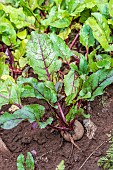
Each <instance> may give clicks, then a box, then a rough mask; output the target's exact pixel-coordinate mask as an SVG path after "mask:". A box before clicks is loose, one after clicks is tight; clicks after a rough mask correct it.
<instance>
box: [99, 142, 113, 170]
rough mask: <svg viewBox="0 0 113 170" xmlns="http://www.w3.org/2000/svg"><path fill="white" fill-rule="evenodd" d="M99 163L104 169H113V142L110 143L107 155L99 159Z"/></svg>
mask: <svg viewBox="0 0 113 170" xmlns="http://www.w3.org/2000/svg"><path fill="white" fill-rule="evenodd" d="M97 165H98V166H99V167H101V168H102V169H103V170H112V169H113V143H112V144H111V145H110V147H109V149H108V150H107V151H106V155H105V156H104V157H101V158H100V159H99V160H98V163H97Z"/></svg>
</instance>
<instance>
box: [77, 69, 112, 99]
mask: <svg viewBox="0 0 113 170" xmlns="http://www.w3.org/2000/svg"><path fill="white" fill-rule="evenodd" d="M112 82H113V70H105V69H102V70H98V71H97V72H95V73H93V74H92V75H91V76H89V77H88V79H87V80H86V81H85V82H84V84H83V87H82V90H81V91H80V96H81V97H82V98H88V99H90V100H93V99H94V98H95V97H96V96H98V95H102V94H103V90H104V88H105V87H106V86H108V85H109V84H111V83H112Z"/></svg>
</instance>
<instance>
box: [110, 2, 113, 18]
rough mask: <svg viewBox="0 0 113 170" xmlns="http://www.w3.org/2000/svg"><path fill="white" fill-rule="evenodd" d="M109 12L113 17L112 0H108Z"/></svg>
mask: <svg viewBox="0 0 113 170" xmlns="http://www.w3.org/2000/svg"><path fill="white" fill-rule="evenodd" d="M109 13H110V15H111V16H112V17H113V0H110V1H109Z"/></svg>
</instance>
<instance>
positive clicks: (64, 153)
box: [0, 85, 113, 170]
mask: <svg viewBox="0 0 113 170" xmlns="http://www.w3.org/2000/svg"><path fill="white" fill-rule="evenodd" d="M23 102H24V103H27V104H29V103H37V102H38V101H37V100H36V99H29V100H25V101H23ZM8 107H9V106H5V107H3V108H2V110H1V114H2V113H3V111H7V109H8ZM89 110H90V114H91V120H92V122H93V123H94V124H95V125H96V126H97V130H96V132H95V136H94V138H93V139H88V137H87V134H86V130H85V134H84V136H83V138H82V139H81V140H79V141H77V142H76V144H77V145H78V146H79V147H80V148H81V150H78V149H77V148H76V147H74V146H73V145H72V144H71V143H69V142H66V141H64V140H63V139H62V137H61V135H60V133H59V132H57V131H51V129H50V128H46V129H42V130H41V129H38V128H37V129H32V125H31V124H30V123H28V122H27V121H24V122H22V123H20V124H19V125H18V126H17V127H15V128H13V129H12V130H3V129H0V137H1V138H2V140H3V141H4V143H5V144H6V146H7V147H8V149H9V150H10V151H11V154H9V155H7V154H2V153H0V170H17V167H16V159H17V157H18V155H19V154H20V153H23V154H24V155H25V156H26V153H27V152H28V151H30V152H31V151H32V152H33V151H35V152H36V155H35V162H36V165H37V168H36V170H55V168H56V166H57V165H58V164H59V163H60V161H61V160H64V161H65V166H66V168H65V170H79V168H80V167H81V166H82V165H83V163H84V161H85V160H86V159H87V158H88V157H89V155H90V154H91V155H90V157H89V159H87V161H86V162H85V164H84V165H83V166H82V167H81V170H100V168H99V167H98V166H97V161H98V159H99V158H100V157H102V156H104V155H105V152H106V150H107V149H108V147H109V142H105V141H106V140H108V135H109V134H110V133H111V131H112V129H113V85H111V86H110V87H108V88H107V90H106V92H105V94H104V95H103V96H100V97H97V98H96V99H95V100H94V101H93V102H91V107H90V109H89ZM46 111H49V109H48V108H47V110H46ZM78 120H80V121H81V122H82V118H81V117H78ZM97 148H98V149H97ZM92 153H93V154H92Z"/></svg>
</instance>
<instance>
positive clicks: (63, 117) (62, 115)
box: [58, 102, 66, 123]
mask: <svg viewBox="0 0 113 170" xmlns="http://www.w3.org/2000/svg"><path fill="white" fill-rule="evenodd" d="M58 108H59V110H60V113H61V117H62V119H63V121H64V123H66V118H65V116H64V113H63V111H62V108H61V106H60V103H59V102H58Z"/></svg>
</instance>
